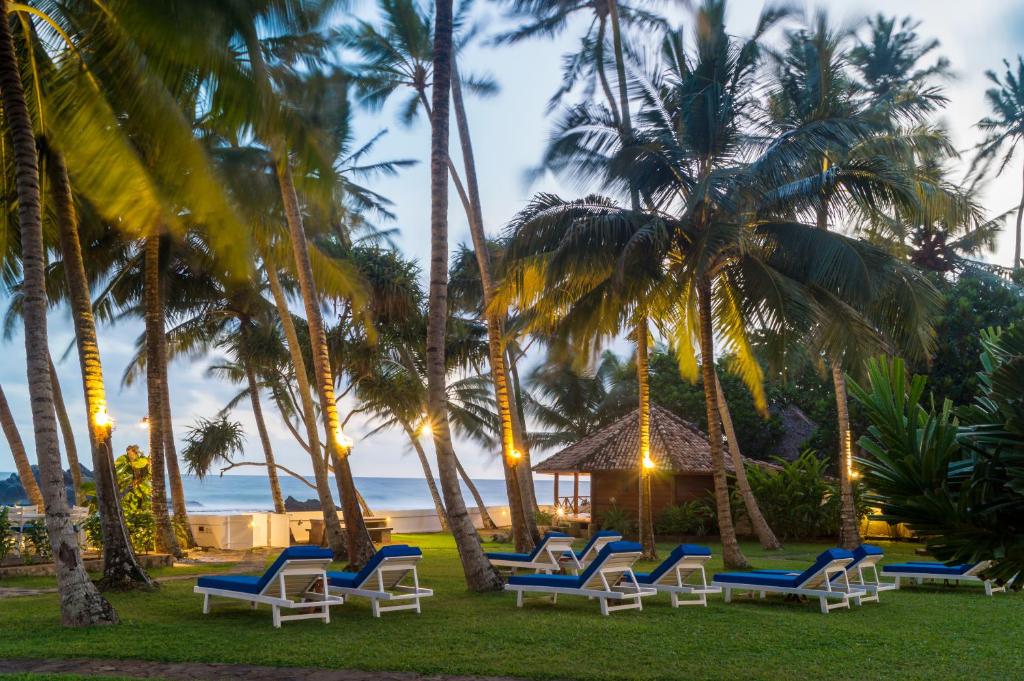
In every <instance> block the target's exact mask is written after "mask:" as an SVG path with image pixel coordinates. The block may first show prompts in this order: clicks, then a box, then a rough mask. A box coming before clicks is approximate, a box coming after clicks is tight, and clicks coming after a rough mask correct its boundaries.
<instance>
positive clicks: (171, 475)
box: [160, 333, 198, 549]
mask: <svg viewBox="0 0 1024 681" xmlns="http://www.w3.org/2000/svg"><path fill="white" fill-rule="evenodd" d="M160 355H161V363H160V364H161V366H160V370H161V372H162V373H163V381H161V384H162V386H163V400H161V402H162V404H163V409H164V422H163V428H164V462H165V463H166V464H167V482H168V483H169V486H170V488H171V508H172V509H173V512H174V516H173V527H174V531H175V533H176V534H175V536H176V537H178V536H180V537H181V538H182V539H183V540H184V542H185V548H188V549H194V548H195V547H197V546H198V544H197V543H196V538H195V536H194V535H193V534H192V526H191V525H189V522H188V507H187V506H186V505H185V486H184V484H182V481H181V466H180V465H179V464H178V448H177V447H176V446H175V444H174V421H173V420H172V419H171V393H170V385H169V384H170V380H169V378H168V377H169V375H170V374H169V372H168V370H167V334H166V333H165V334H163V335H162V336H161V337H160Z"/></svg>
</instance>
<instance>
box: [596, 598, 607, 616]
mask: <svg viewBox="0 0 1024 681" xmlns="http://www.w3.org/2000/svg"><path fill="white" fill-rule="evenodd" d="M597 600H598V601H600V602H601V614H602V615H607V614H608V599H607V598H598V599H597Z"/></svg>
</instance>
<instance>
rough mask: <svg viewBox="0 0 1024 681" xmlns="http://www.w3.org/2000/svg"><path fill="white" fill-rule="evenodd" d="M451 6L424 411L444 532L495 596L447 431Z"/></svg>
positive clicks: (434, 161) (478, 587)
mask: <svg viewBox="0 0 1024 681" xmlns="http://www.w3.org/2000/svg"><path fill="white" fill-rule="evenodd" d="M452 51H453V50H452V0H437V1H436V11H435V17H434V85H433V91H432V92H431V95H432V97H433V112H432V115H431V120H430V123H431V136H430V285H429V295H428V299H427V300H428V302H427V409H428V413H429V415H430V422H431V424H432V425H433V432H434V451H435V453H436V455H437V469H438V474H439V475H440V477H441V490H442V493H443V494H444V505H445V510H446V512H447V513H448V527H449V528H451V531H452V535H453V536H454V538H455V544H456V546H457V547H458V550H459V558H460V559H461V560H462V571H463V573H464V574H465V576H466V584H467V586H468V587H469V588H470V590H472V591H497V590H498V589H500V588H501V579H500V578H499V577H498V573H497V572H496V571H495V570H494V568H493V567H491V564H490V561H488V560H487V556H485V555H484V551H483V547H481V546H480V542H479V539H478V537H477V534H476V529H475V528H474V527H473V521H472V520H471V519H470V517H469V513H468V512H467V510H466V502H465V500H464V499H463V498H462V489H461V488H460V487H459V478H458V471H457V468H456V459H455V450H454V448H453V447H452V440H451V430H450V428H449V425H448V405H447V394H446V392H447V391H446V389H445V379H446V371H445V332H446V327H447V322H448V166H447V163H448V126H449V106H448V104H449V102H448V100H449V96H450V85H451V73H452Z"/></svg>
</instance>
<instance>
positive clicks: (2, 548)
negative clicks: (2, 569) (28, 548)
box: [0, 507, 15, 563]
mask: <svg viewBox="0 0 1024 681" xmlns="http://www.w3.org/2000/svg"><path fill="white" fill-rule="evenodd" d="M14 545H15V541H14V531H13V530H12V529H11V519H10V518H9V517H8V514H7V509H6V508H3V507H0V563H2V562H4V559H5V558H7V554H8V553H10V552H11V549H13V548H14Z"/></svg>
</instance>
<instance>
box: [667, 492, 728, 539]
mask: <svg viewBox="0 0 1024 681" xmlns="http://www.w3.org/2000/svg"><path fill="white" fill-rule="evenodd" d="M714 526H715V512H714V507H713V506H709V505H708V500H707V499H694V500H692V501H687V502H684V503H682V504H677V505H675V506H669V507H668V508H666V509H665V510H663V511H662V512H661V513H659V514H658V517H657V518H656V519H655V521H654V530H655V532H657V533H658V534H668V535H684V534H691V535H699V536H703V535H706V534H708V532H710V531H711V530H712V529H713V528H714Z"/></svg>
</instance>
